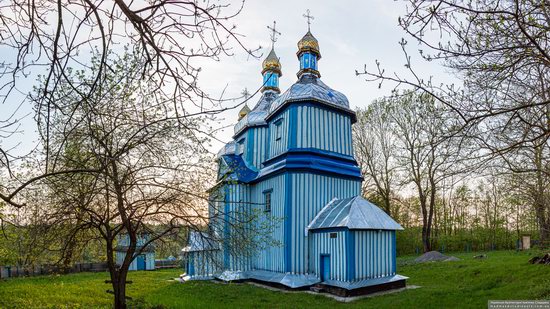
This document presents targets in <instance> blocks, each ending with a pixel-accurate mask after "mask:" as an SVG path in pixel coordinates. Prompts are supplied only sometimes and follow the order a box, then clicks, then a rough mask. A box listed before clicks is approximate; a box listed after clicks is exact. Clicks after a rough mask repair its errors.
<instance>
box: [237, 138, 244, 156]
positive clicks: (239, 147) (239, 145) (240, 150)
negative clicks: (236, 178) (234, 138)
mask: <svg viewBox="0 0 550 309" xmlns="http://www.w3.org/2000/svg"><path fill="white" fill-rule="evenodd" d="M243 153H244V138H241V139H240V140H239V141H238V142H237V154H238V155H242V154H243Z"/></svg>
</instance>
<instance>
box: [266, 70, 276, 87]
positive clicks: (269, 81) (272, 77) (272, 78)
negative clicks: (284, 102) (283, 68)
mask: <svg viewBox="0 0 550 309" xmlns="http://www.w3.org/2000/svg"><path fill="white" fill-rule="evenodd" d="M264 86H265V87H274V88H278V87H279V75H278V74H277V73H273V72H266V73H265V74H264Z"/></svg>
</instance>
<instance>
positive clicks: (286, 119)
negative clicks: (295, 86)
mask: <svg viewBox="0 0 550 309" xmlns="http://www.w3.org/2000/svg"><path fill="white" fill-rule="evenodd" d="M290 117H291V113H290V109H288V108H287V109H286V110H284V111H283V112H282V113H280V114H278V115H277V116H276V117H273V118H272V119H270V120H269V129H268V130H269V131H268V135H269V136H268V141H267V144H266V148H267V154H268V157H266V158H265V159H269V158H273V157H274V156H276V155H279V154H281V153H283V152H285V151H287V150H288V141H289V127H290ZM278 126H280V130H281V131H280V134H279V135H278V134H277V127H278ZM291 133H292V132H291ZM292 134H295V133H292ZM264 161H265V160H264Z"/></svg>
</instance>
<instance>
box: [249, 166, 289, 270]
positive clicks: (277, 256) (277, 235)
mask: <svg viewBox="0 0 550 309" xmlns="http://www.w3.org/2000/svg"><path fill="white" fill-rule="evenodd" d="M288 177H289V176H288V174H279V175H277V176H275V177H272V178H268V179H266V180H263V181H261V182H259V183H257V184H256V185H254V186H253V187H251V198H252V201H254V203H255V204H254V205H252V207H254V208H255V209H256V210H257V213H259V214H260V217H261V218H260V220H264V221H263V222H260V223H258V224H259V225H260V226H271V228H272V229H271V233H270V234H269V235H268V233H267V231H262V233H264V235H260V236H259V237H261V236H269V237H267V238H271V239H269V243H265V242H264V243H259V245H260V246H261V247H265V248H262V250H260V252H258V254H257V257H256V258H255V259H254V260H255V261H254V265H253V267H254V268H255V269H261V270H269V271H278V272H284V271H285V260H284V246H283V245H284V225H283V222H284V219H285V212H284V210H285V194H286V187H285V185H284V183H285V180H286V179H287V178H288ZM269 190H272V191H271V212H265V211H264V207H265V204H264V203H265V200H264V198H265V193H266V192H268V191H269ZM259 241H261V240H259Z"/></svg>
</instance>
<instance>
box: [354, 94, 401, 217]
mask: <svg viewBox="0 0 550 309" xmlns="http://www.w3.org/2000/svg"><path fill="white" fill-rule="evenodd" d="M392 108H393V106H392V105H390V104H387V103H386V102H384V101H383V100H380V101H374V102H373V103H371V104H370V105H369V107H368V108H366V109H358V110H357V111H356V113H357V123H355V125H354V126H353V137H354V139H353V141H354V149H355V154H356V155H355V157H356V159H357V160H358V162H359V166H360V167H361V170H362V174H363V175H365V177H366V178H368V180H370V181H365V182H364V186H366V187H365V188H363V194H364V195H367V194H372V193H374V195H375V196H376V197H378V198H379V199H380V200H381V204H382V205H381V206H382V208H383V209H384V211H385V212H386V213H388V214H389V215H397V213H395V212H394V211H393V209H392V204H393V203H392V198H393V195H394V193H395V191H396V190H398V189H397V186H398V183H397V171H396V169H397V164H396V162H395V158H396V145H395V141H396V136H395V135H394V134H393V133H394V129H393V127H392V126H393V121H392V119H391V114H392V113H393V111H392V110H391V109H392Z"/></svg>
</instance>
